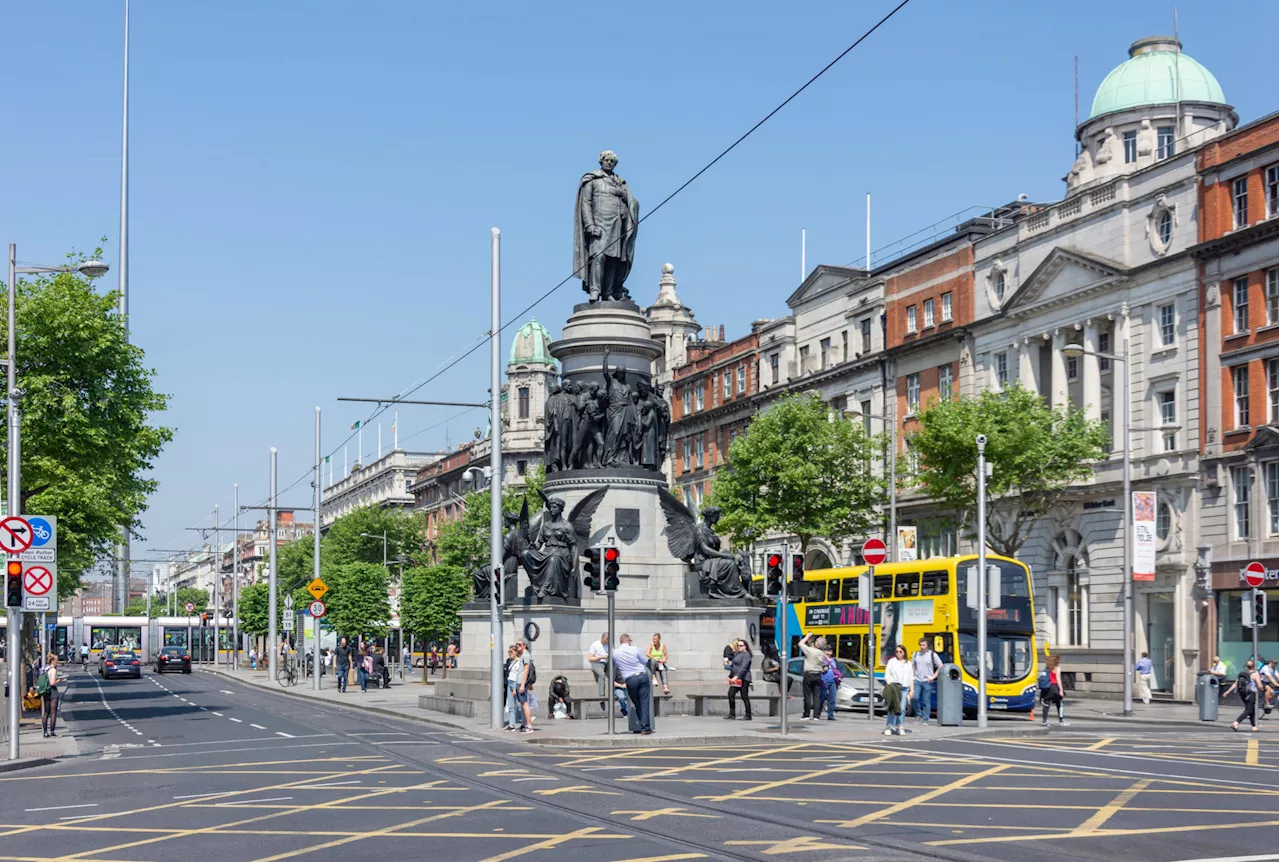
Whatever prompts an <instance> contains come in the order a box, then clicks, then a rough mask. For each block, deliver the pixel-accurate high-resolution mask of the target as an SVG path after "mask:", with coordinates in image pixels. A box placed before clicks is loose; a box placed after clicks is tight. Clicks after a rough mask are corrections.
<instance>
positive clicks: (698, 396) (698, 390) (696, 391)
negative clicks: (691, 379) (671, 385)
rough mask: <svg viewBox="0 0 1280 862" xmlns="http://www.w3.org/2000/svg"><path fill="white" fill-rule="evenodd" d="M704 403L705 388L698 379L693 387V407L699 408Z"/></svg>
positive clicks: (705, 397) (705, 399) (705, 396)
mask: <svg viewBox="0 0 1280 862" xmlns="http://www.w3.org/2000/svg"><path fill="white" fill-rule="evenodd" d="M706 403H707V390H706V387H705V386H704V385H703V384H702V382H701V381H699V382H698V385H697V386H695V387H693V407H694V409H695V410H701V409H703V406H704V405H705V404H706Z"/></svg>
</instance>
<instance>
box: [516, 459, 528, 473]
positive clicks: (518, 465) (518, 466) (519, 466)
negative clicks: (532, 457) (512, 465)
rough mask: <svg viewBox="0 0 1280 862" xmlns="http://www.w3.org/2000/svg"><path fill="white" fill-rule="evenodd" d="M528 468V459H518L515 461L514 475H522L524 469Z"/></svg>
mask: <svg viewBox="0 0 1280 862" xmlns="http://www.w3.org/2000/svg"><path fill="white" fill-rule="evenodd" d="M528 469H529V462H528V461H525V460H524V459H523V458H522V459H520V460H519V461H516V475H517V476H523V475H524V474H525V471H527V470H528Z"/></svg>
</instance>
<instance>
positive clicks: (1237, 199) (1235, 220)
mask: <svg viewBox="0 0 1280 862" xmlns="http://www.w3.org/2000/svg"><path fill="white" fill-rule="evenodd" d="M1231 219H1232V226H1233V228H1234V229H1235V230H1239V229H1240V228H1242V227H1248V226H1249V178H1248V177H1247V176H1245V177H1240V178H1239V179H1237V180H1236V181H1235V182H1233V183H1232V184H1231Z"/></svg>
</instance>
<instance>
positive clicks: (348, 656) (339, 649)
mask: <svg viewBox="0 0 1280 862" xmlns="http://www.w3.org/2000/svg"><path fill="white" fill-rule="evenodd" d="M325 661H326V663H331V664H332V665H333V666H334V667H336V669H337V672H338V673H337V676H338V691H340V692H345V691H346V690H347V685H348V684H349V681H350V680H349V677H350V675H351V669H352V668H355V672H356V682H357V683H359V685H360V690H361V691H368V688H369V681H370V680H373V684H374V686H378V685H381V686H382V687H383V688H389V687H390V686H391V671H390V669H389V668H388V666H387V657H386V654H385V653H384V652H383V650H382V647H376V646H374V645H373V644H371V643H369V642H368V641H360V643H359V644H358V645H353V644H351V643H350V642H349V641H348V640H347V639H346V638H339V639H338V645H337V646H336V647H334V648H333V650H332V651H331V652H330V654H329V656H327V657H326V659H325Z"/></svg>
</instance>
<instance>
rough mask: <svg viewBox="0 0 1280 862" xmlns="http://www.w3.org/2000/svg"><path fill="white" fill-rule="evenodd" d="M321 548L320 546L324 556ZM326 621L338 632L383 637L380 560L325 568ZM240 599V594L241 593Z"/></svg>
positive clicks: (385, 600)
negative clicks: (327, 590) (326, 585)
mask: <svg viewBox="0 0 1280 862" xmlns="http://www.w3.org/2000/svg"><path fill="white" fill-rule="evenodd" d="M323 553H324V549H323V548H321V555H322V559H323ZM325 583H327V584H328V585H329V592H327V593H325V596H324V600H325V605H326V606H327V607H328V611H327V612H326V613H325V618H324V619H325V623H326V624H327V625H328V627H329V630H330V631H333V632H336V633H337V634H338V635H339V636H345V637H348V638H359V637H361V636H363V635H370V636H373V637H383V636H384V635H386V633H387V631H388V625H389V623H390V620H391V600H390V596H389V594H388V591H389V589H390V585H391V584H390V577H389V576H388V573H387V570H386V569H385V568H384V567H383V566H382V564H381V563H342V564H334V565H332V566H330V567H328V568H327V569H326V571H325ZM241 602H242V603H243V594H242V595H241Z"/></svg>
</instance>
